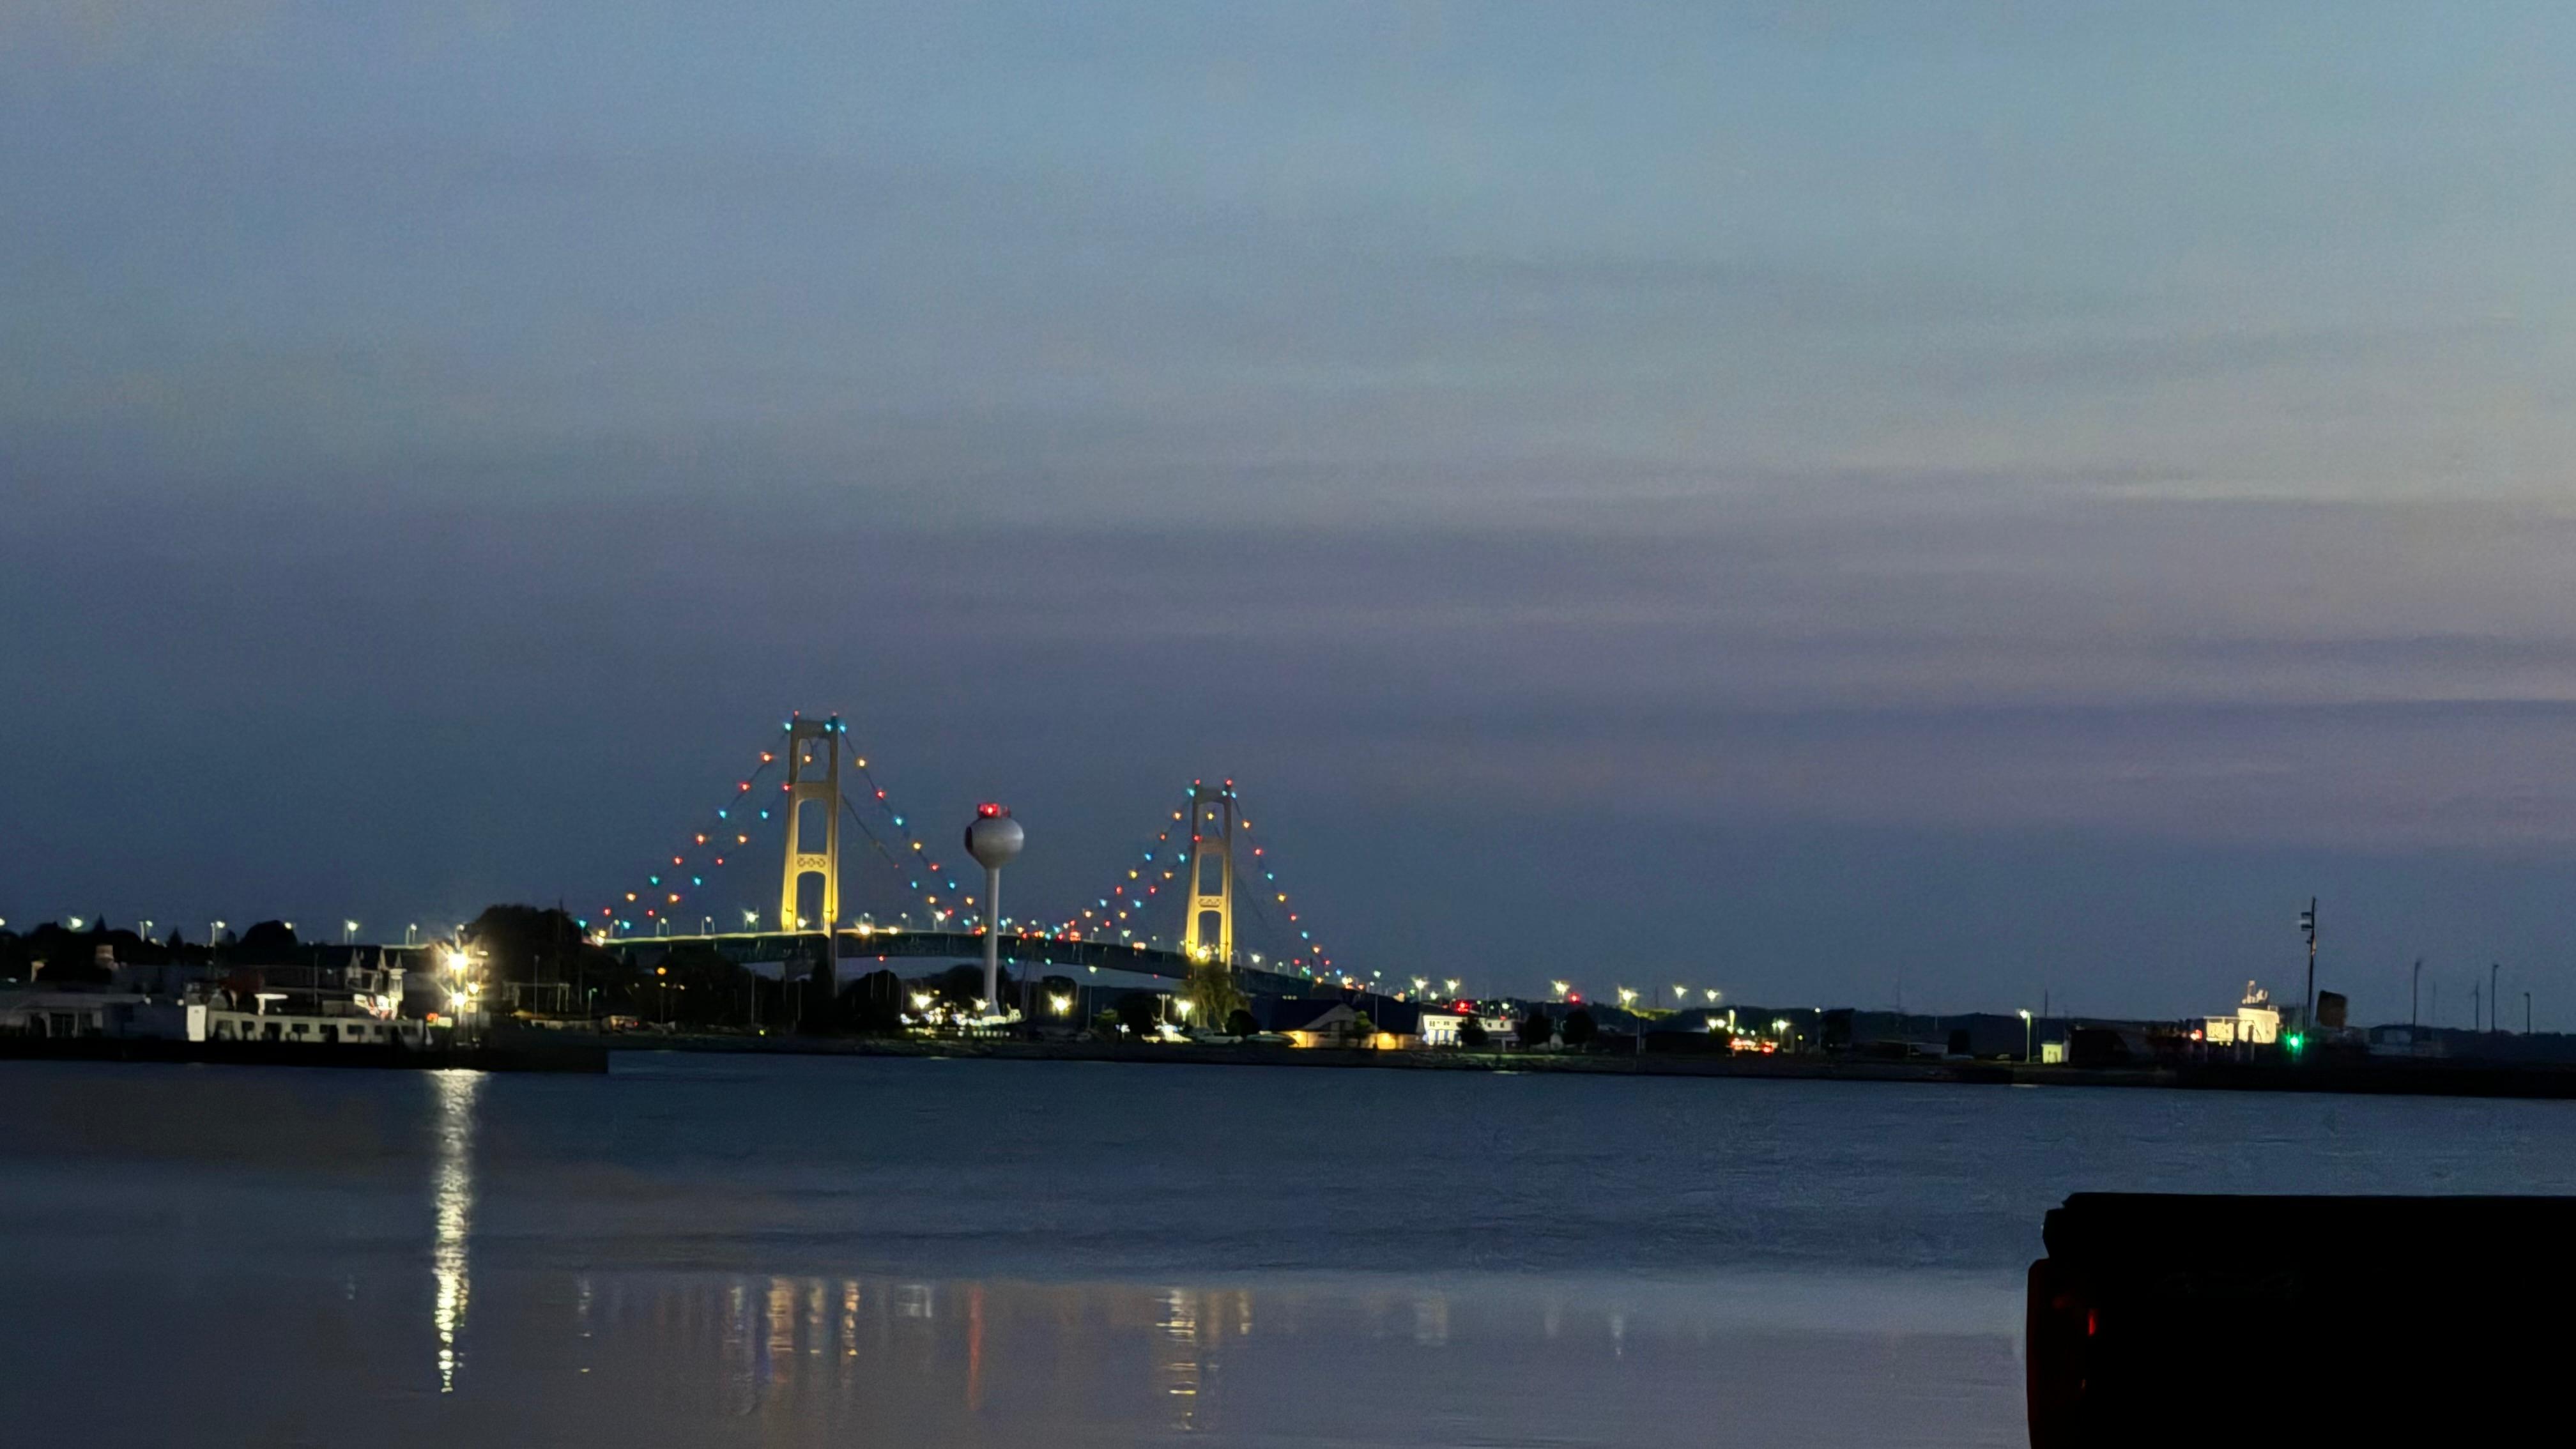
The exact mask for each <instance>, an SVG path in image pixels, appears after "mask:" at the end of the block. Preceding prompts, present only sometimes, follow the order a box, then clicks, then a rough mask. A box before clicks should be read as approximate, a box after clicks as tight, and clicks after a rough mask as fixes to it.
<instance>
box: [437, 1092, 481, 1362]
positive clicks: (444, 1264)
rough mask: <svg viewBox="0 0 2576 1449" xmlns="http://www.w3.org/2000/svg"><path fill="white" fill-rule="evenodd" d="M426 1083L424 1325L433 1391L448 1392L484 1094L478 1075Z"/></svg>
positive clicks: (460, 1325) (466, 1287)
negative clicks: (432, 1116) (433, 1114)
mask: <svg viewBox="0 0 2576 1449" xmlns="http://www.w3.org/2000/svg"><path fill="white" fill-rule="evenodd" d="M430 1082H431V1087H430V1090H431V1091H432V1092H433V1093H435V1094H436V1100H437V1104H438V1120H437V1127H436V1131H437V1135H438V1162H437V1169H436V1172H435V1175H434V1176H433V1178H432V1180H431V1186H430V1202H431V1205H432V1208H433V1211H434V1214H435V1222H436V1226H435V1228H434V1230H433V1235H432V1237H431V1240H430V1249H429V1271H430V1277H431V1280H432V1281H433V1283H434V1284H435V1289H436V1291H435V1293H434V1295H433V1297H432V1299H431V1303H430V1310H429V1321H430V1327H431V1328H432V1329H433V1330H434V1331H436V1333H437V1335H438V1391H439V1392H440V1393H442V1394H452V1393H454V1392H456V1367H457V1362H458V1358H457V1346H456V1343H457V1337H458V1335H459V1334H461V1333H463V1332H464V1330H465V1306H466V1302H467V1300H468V1299H469V1298H471V1297H472V1295H473V1279H472V1278H471V1276H470V1275H469V1274H468V1272H467V1265H466V1256H465V1239H466V1234H467V1233H468V1232H469V1231H471V1230H472V1228H473V1224H474V1106H475V1103H476V1102H477V1101H478V1100H480V1098H481V1097H482V1094H483V1074H482V1073H481V1072H433V1073H431V1074H430Z"/></svg>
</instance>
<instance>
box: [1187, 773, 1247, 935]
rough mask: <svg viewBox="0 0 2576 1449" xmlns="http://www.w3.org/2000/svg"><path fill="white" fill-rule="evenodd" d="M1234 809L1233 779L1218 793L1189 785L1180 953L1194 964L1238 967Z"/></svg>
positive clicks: (1205, 787)
mask: <svg viewBox="0 0 2576 1449" xmlns="http://www.w3.org/2000/svg"><path fill="white" fill-rule="evenodd" d="M1234 808H1235V806H1234V782H1233V781H1232V780H1228V781H1226V782H1225V786H1224V788H1222V789H1216V790H1211V789H1209V788H1208V787H1207V786H1205V785H1202V784H1197V783H1192V784H1191V786H1190V889H1189V902H1190V915H1189V922H1188V924H1187V925H1186V926H1184V927H1183V928H1182V931H1181V949H1182V950H1183V951H1184V952H1186V953H1187V954H1188V956H1189V958H1190V959H1191V960H1193V961H1207V962H1212V963H1214V964H1216V965H1219V966H1225V967H1232V966H1233V965H1234V832H1235V830H1236V829H1237V828H1238V827H1237V826H1236V824H1235V819H1234ZM1211 870H1212V871H1214V873H1215V875H1214V879H1213V880H1211V879H1210V876H1209V872H1210V871H1211ZM1211 918H1213V929H1211V928H1210V923H1211Z"/></svg>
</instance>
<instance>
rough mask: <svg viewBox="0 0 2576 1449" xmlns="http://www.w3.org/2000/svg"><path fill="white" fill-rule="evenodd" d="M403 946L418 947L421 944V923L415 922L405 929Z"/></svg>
mask: <svg viewBox="0 0 2576 1449" xmlns="http://www.w3.org/2000/svg"><path fill="white" fill-rule="evenodd" d="M403 944H404V945H405V946H417V945H419V944H420V922H418V921H414V922H412V923H411V924H410V925H408V926H405V927H403Z"/></svg>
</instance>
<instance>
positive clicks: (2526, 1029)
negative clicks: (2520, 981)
mask: <svg viewBox="0 0 2576 1449" xmlns="http://www.w3.org/2000/svg"><path fill="white" fill-rule="evenodd" d="M2522 1034H2523V1035H2524V1036H2529V1035H2531V993H2530V992H2528V991H2526V992H2524V993H2522Z"/></svg>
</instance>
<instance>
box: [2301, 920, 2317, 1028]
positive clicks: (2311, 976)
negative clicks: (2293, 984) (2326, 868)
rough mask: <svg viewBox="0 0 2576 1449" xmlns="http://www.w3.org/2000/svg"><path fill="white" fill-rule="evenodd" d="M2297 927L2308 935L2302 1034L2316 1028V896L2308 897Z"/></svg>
mask: <svg viewBox="0 0 2576 1449" xmlns="http://www.w3.org/2000/svg"><path fill="white" fill-rule="evenodd" d="M2299 929H2300V930H2302V931H2304V932H2306V933H2307V937H2308V999H2307V1001H2306V1003H2305V1004H2304V1005H2302V1006H2300V1008H2299V1032H2300V1034H2301V1035H2302V1036H2305V1035H2309V1034H2312V1033H2314V1032H2315V1031H2316V1029H2317V898H2316V897H2315V896H2310V897H2308V908H2307V909H2306V910H2304V911H2301V912H2299Z"/></svg>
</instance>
